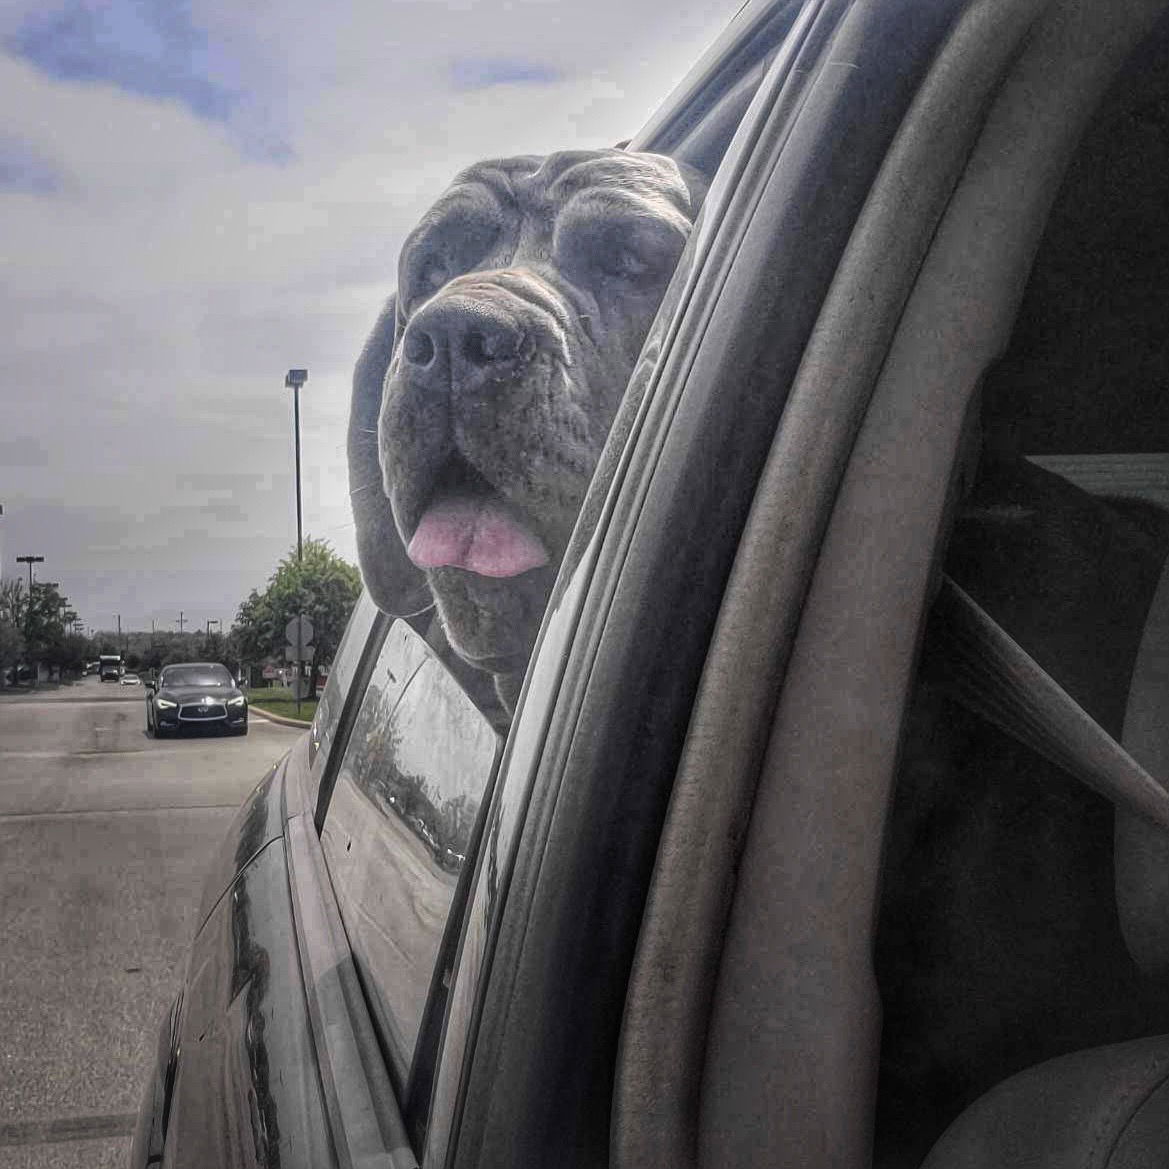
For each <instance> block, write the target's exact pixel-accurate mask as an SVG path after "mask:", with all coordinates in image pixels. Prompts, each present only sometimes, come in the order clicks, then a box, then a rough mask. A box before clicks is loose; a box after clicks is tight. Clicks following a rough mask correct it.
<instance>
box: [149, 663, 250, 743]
mask: <svg viewBox="0 0 1169 1169" xmlns="http://www.w3.org/2000/svg"><path fill="white" fill-rule="evenodd" d="M196 727H203V728H216V729H220V730H226V731H229V732H230V733H231V734H234V735H246V734H247V733H248V700H247V697H246V696H245V695H244V693H243V691H242V690H240V689H239V687H238V686H237V685H236V684H235V679H234V678H233V677H232V676H231V671H230V670H229V669H228V668H227V667H226V666H224V665H221V664H220V663H219V662H177V663H175V664H174V665H172V666H164V667H163V668H162V671H161V672H160V673H159V675H158V680H157V681H156V682H154V683H150V684H148V685H147V687H146V729H147V731H148V732H150V733H152V734H153V735H154V737H155V738H156V739H162V738H165V737H166V736H167V735H170V734H175V733H178V732H179V731H183V730H188V729H192V728H196Z"/></svg>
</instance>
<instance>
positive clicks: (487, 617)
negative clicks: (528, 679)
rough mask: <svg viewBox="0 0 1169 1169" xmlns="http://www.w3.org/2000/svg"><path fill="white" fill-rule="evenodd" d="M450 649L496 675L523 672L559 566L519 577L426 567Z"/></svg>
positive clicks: (477, 667) (547, 566) (545, 567)
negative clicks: (499, 576) (482, 574)
mask: <svg viewBox="0 0 1169 1169" xmlns="http://www.w3.org/2000/svg"><path fill="white" fill-rule="evenodd" d="M426 576H427V579H428V580H429V582H430V587H431V591H432V592H433V594H434V597H435V600H436V601H437V603H438V611H439V614H440V615H441V617H442V623H443V628H444V629H445V631H446V636H447V640H448V641H449V642H450V645H451V648H452V649H453V650H454V651H455V653H457V654H458V655H459V657H460V658H462V659H463V661H465V662H466V663H467V664H468V665H470V666H474V667H475V668H476V669H479V670H484V671H486V672H488V673H491V674H497V675H500V674H505V675H506V674H516V673H519V674H522V673H523V671H524V669H525V668H526V666H527V661H528V658H529V657H530V656H531V652H532V647H533V645H534V644H535V641H536V634H537V633H538V632H539V629H540V622H541V620H542V619H543V616H544V608H545V606H546V605H547V603H548V598H549V597H550V596H551V593H552V585H553V583H554V581H555V579H556V569H555V566H554V565H545V566H544V567H542V568H535V569H532V570H531V571H529V572H525V573H521V574H520V575H519V576H513V577H506V578H498V577H487V576H480V575H478V574H477V573H473V572H468V571H467V570H465V569H462V568H451V567H443V568H431V569H427V572H426Z"/></svg>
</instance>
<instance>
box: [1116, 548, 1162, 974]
mask: <svg viewBox="0 0 1169 1169" xmlns="http://www.w3.org/2000/svg"><path fill="white" fill-rule="evenodd" d="M1121 742H1122V743H1123V744H1124V745H1125V747H1126V748H1127V749H1128V750H1129V751H1130V752H1131V753H1132V755H1133V757H1134V758H1136V759H1137V760H1139V761H1140V762H1141V763H1142V764H1143V765H1144V766H1145V767H1147V768H1148V769H1149V770H1150V772H1152V774H1153V775H1169V559H1167V560H1166V562H1165V566H1164V567H1163V568H1162V569H1161V579H1160V581H1158V583H1157V588H1156V590H1155V592H1154V593H1153V599H1152V601H1151V602H1150V603H1149V611H1148V613H1147V614H1146V616H1145V628H1144V632H1143V633H1142V634H1141V644H1140V648H1139V649H1138V650H1137V657H1136V663H1135V664H1134V666H1133V671H1132V682H1131V683H1130V684H1129V688H1128V704H1127V706H1126V707H1125V712H1124V730H1123V732H1122V734H1121ZM1114 833H1115V847H1114V849H1113V858H1114V860H1113V866H1114V867H1113V871H1114V873H1115V881H1116V908H1117V913H1118V915H1119V921H1120V932H1121V933H1122V934H1123V935H1124V941H1125V945H1126V946H1127V947H1128V952H1129V953H1130V954H1131V955H1132V957H1133V961H1134V962H1136V964H1137V967H1138V968H1139V969H1140V970H1141V971H1142V972H1143V973H1144V974H1146V975H1148V976H1149V977H1150V978H1155V979H1157V980H1159V981H1160V982H1162V983H1164V981H1165V980H1166V979H1167V978H1169V832H1162V831H1161V829H1160V828H1158V827H1156V826H1155V825H1153V824H1150V823H1149V822H1148V820H1146V819H1144V818H1143V817H1141V816H1137V815H1135V814H1133V813H1132V812H1130V811H1128V810H1126V809H1124V808H1117V810H1116V826H1115V829H1114Z"/></svg>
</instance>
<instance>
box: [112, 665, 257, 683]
mask: <svg viewBox="0 0 1169 1169" xmlns="http://www.w3.org/2000/svg"><path fill="white" fill-rule="evenodd" d="M126 677H128V678H133V677H137V675H136V674H127V675H126ZM160 681H161V685H163V686H234V685H235V682H234V681H233V680H232V677H231V674H230V673H229V672H228V669H227V667H226V666H214V665H208V666H171V667H169V668H168V669H166V670H163V672H162V678H161V680H160Z"/></svg>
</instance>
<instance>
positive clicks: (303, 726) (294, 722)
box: [248, 702, 313, 731]
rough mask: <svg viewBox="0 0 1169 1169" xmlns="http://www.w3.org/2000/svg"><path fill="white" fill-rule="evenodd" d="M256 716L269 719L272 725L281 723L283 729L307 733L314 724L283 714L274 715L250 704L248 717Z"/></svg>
mask: <svg viewBox="0 0 1169 1169" xmlns="http://www.w3.org/2000/svg"><path fill="white" fill-rule="evenodd" d="M253 714H254V715H255V716H256V717H257V718H262V719H267V721H268V722H270V723H279V724H280V725H281V726H282V727H297V728H298V729H299V730H302V731H307V730H308V729H309V727H311V726H312V725H313V724H312V722H311V721H310V722H304V721H303V720H302V719H298V718H285V717H284V715H282V714H272V713H271V712H269V711H267V710H261V709H260V708H259V707H258V706H253V705H252V704H251V703H250V702H249V703H248V717H249V718H250V717H251V716H252V715H253Z"/></svg>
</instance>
